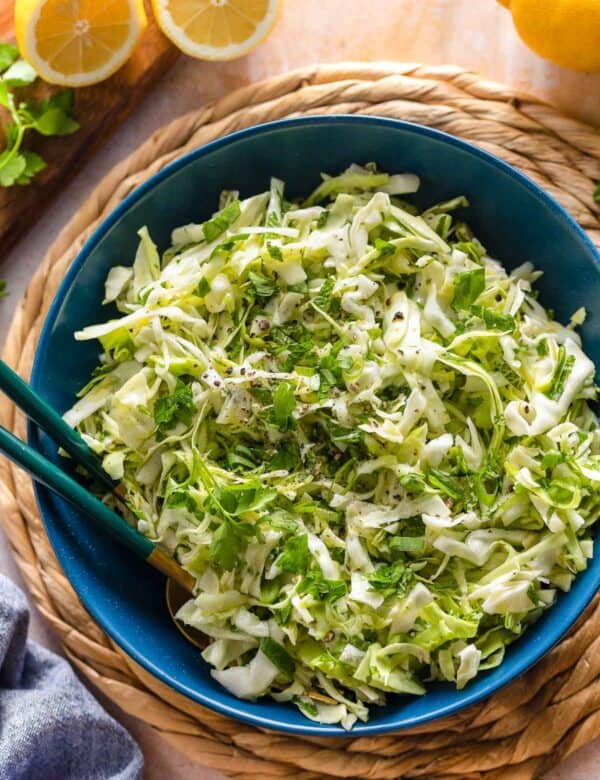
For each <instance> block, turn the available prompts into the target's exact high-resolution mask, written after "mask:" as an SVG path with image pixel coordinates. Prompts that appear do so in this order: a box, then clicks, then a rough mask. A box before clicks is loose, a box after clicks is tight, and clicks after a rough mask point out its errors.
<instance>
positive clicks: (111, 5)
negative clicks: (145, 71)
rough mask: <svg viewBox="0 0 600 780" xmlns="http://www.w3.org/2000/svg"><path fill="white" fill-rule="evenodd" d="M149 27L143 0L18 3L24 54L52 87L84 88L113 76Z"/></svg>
mask: <svg viewBox="0 0 600 780" xmlns="http://www.w3.org/2000/svg"><path fill="white" fill-rule="evenodd" d="M145 26H146V14H145V12H144V3H143V0H17V2H16V4H15V32H16V37H17V43H18V45H19V49H20V50H21V53H22V55H23V56H24V57H25V59H26V60H27V61H28V62H29V63H30V64H31V65H32V66H33V67H34V68H35V69H36V71H37V72H38V73H39V74H40V76H41V77H42V78H43V79H44V80H45V81H49V82H50V83H52V84H61V85H63V86H70V87H82V86H85V85H88V84H95V83H97V82H99V81H102V80H103V79H105V78H107V77H108V76H111V75H112V74H113V73H114V72H115V71H117V70H118V69H119V68H120V67H121V65H123V64H124V62H125V61H126V60H127V59H128V58H129V57H130V56H131V54H132V52H133V49H134V48H135V45H136V43H137V42H138V40H139V38H140V35H141V33H142V31H143V30H144V28H145Z"/></svg>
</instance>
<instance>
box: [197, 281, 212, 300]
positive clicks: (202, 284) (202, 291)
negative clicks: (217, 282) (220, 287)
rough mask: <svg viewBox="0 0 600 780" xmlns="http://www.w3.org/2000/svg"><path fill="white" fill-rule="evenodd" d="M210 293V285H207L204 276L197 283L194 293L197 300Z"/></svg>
mask: <svg viewBox="0 0 600 780" xmlns="http://www.w3.org/2000/svg"><path fill="white" fill-rule="evenodd" d="M209 292H210V284H209V283H208V279H207V278H206V276H203V277H202V279H200V281H199V282H198V285H197V287H196V290H195V293H196V295H197V296H198V297H199V298H204V296H205V295H206V294H207V293H209Z"/></svg>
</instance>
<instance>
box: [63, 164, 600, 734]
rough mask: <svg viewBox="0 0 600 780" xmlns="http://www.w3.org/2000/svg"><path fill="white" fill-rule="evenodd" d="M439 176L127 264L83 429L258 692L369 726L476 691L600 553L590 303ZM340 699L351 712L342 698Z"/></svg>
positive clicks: (274, 192) (355, 192)
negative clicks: (386, 713) (501, 237)
mask: <svg viewBox="0 0 600 780" xmlns="http://www.w3.org/2000/svg"><path fill="white" fill-rule="evenodd" d="M417 187H418V179H417V177H415V176H414V175H411V174H401V175H395V176H389V175H388V174H385V173H380V172H378V171H376V169H375V168H374V166H368V167H367V168H361V167H359V166H356V165H355V166H352V167H351V168H350V169H349V170H347V171H346V172H344V173H343V174H341V175H340V176H337V177H334V178H330V177H324V178H323V182H322V183H321V184H320V186H319V187H318V188H317V189H316V190H315V192H314V193H313V194H312V195H311V196H310V197H309V198H308V199H307V200H306V201H305V202H304V203H301V204H299V203H291V202H288V201H287V200H286V199H285V196H284V184H283V182H281V181H279V180H277V179H273V180H272V183H271V188H270V191H269V192H265V193H262V194H259V195H255V196H254V197H251V198H247V199H245V200H239V199H238V195H237V193H234V192H228V193H224V194H223V197H222V202H221V211H219V212H218V213H217V214H215V215H214V216H213V218H212V219H210V220H208V221H207V222H205V223H203V224H198V225H195V224H191V225H185V226H183V227H179V228H177V229H176V230H175V231H174V232H173V244H172V246H171V247H170V248H169V249H167V250H166V252H164V253H163V255H162V257H161V256H160V254H159V251H158V250H157V248H156V246H155V245H154V243H153V241H152V239H151V237H150V234H149V232H148V230H147V229H146V228H143V229H142V230H140V233H139V236H140V244H139V249H138V251H137V253H136V256H135V259H134V261H133V265H132V267H127V268H125V267H120V266H118V267H115V268H113V269H112V270H111V272H110V274H109V276H108V279H107V282H106V302H114V303H115V304H116V306H117V308H118V310H119V312H120V315H121V316H119V317H117V318H116V319H112V320H110V321H108V322H105V323H102V324H99V325H92V326H91V327H88V328H85V329H84V330H83V331H81V332H79V333H77V334H76V338H77V339H79V340H86V339H88V340H89V339H99V340H100V342H101V344H102V347H103V354H102V356H101V361H100V365H99V366H98V368H97V370H96V371H95V372H94V375H93V377H92V378H91V381H90V383H89V384H88V385H87V386H86V387H85V388H84V389H83V390H82V391H81V393H80V399H79V400H78V402H77V403H76V404H75V406H74V407H73V409H72V410H71V411H70V412H68V414H67V415H66V419H67V421H68V422H69V423H71V424H72V425H74V426H76V427H77V428H78V430H79V431H80V432H81V433H82V435H83V437H84V438H85V440H86V441H87V442H88V444H89V445H90V446H91V447H92V448H93V450H94V451H95V452H97V453H98V454H99V455H100V456H101V457H102V459H103V463H104V467H105V469H106V470H107V472H108V473H109V474H110V475H111V476H112V477H114V478H115V479H117V480H120V481H121V482H122V483H123V485H124V486H125V488H126V495H127V505H128V507H129V509H130V510H131V517H130V520H131V521H132V522H136V523H137V526H138V528H139V529H140V530H141V531H142V532H143V533H144V534H147V535H148V536H149V537H150V538H151V539H153V540H156V541H158V542H160V544H161V545H162V546H163V547H164V548H166V549H167V550H168V551H170V552H171V553H172V554H173V555H175V556H176V557H177V559H178V560H179V561H180V562H181V563H182V565H183V566H184V567H185V568H186V569H187V571H189V572H190V573H191V574H193V575H194V577H195V578H196V579H197V591H196V595H195V598H194V599H191V600H190V601H189V602H188V603H187V604H186V605H185V606H184V607H183V608H182V609H181V611H180V613H179V618H180V619H181V620H183V621H185V622H186V623H188V624H189V625H191V626H194V627H195V628H197V629H200V630H201V631H203V632H204V633H205V634H206V635H207V636H208V637H210V638H211V643H210V645H209V647H208V648H207V650H206V651H205V652H204V653H203V656H204V658H205V660H206V661H207V662H208V663H210V664H211V665H212V666H213V667H214V671H213V672H212V674H213V676H214V677H215V679H217V680H218V681H219V682H220V683H221V684H222V685H223V686H225V687H226V688H227V689H228V690H230V691H231V692H232V693H234V694H235V695H237V696H241V697H245V698H255V697H258V696H261V695H265V694H271V695H272V696H273V697H274V698H275V699H276V700H278V701H293V702H295V703H296V704H297V706H298V707H299V709H300V710H301V711H302V712H303V713H304V714H305V715H306V717H307V718H310V719H311V720H316V721H319V722H322V723H341V724H342V726H344V728H347V729H349V728H351V727H352V725H353V724H354V723H355V722H356V720H357V719H360V720H366V719H367V717H368V710H369V707H370V706H371V705H373V704H383V703H384V701H385V694H386V693H388V692H390V693H405V694H412V695H419V694H423V693H424V692H425V690H426V686H427V683H428V682H430V681H432V680H447V681H450V682H453V683H455V685H456V686H457V687H458V688H462V687H463V686H465V685H466V684H467V683H468V682H469V680H471V679H473V678H474V677H475V676H476V675H477V674H478V673H479V671H481V670H484V669H490V668H492V667H495V666H497V665H498V664H500V663H501V662H502V659H503V656H504V652H505V648H506V646H507V645H509V644H510V643H511V642H513V641H514V640H515V639H516V638H517V637H518V636H519V635H520V634H522V633H523V631H524V630H525V629H526V628H527V626H528V625H529V624H530V623H532V622H533V621H535V620H536V619H537V618H538V616H539V615H540V613H541V612H542V611H543V610H544V609H546V608H547V607H549V606H550V605H551V604H552V603H553V602H554V600H555V596H556V593H557V590H563V591H564V590H568V589H569V587H570V586H571V583H572V582H573V579H574V577H575V576H576V574H577V572H579V571H582V570H583V569H585V568H586V565H587V560H588V559H589V558H590V557H591V555H592V545H593V542H592V538H591V525H592V524H593V523H594V522H595V521H596V519H597V517H598V508H599V506H600V489H599V486H600V436H599V434H598V426H597V421H596V418H595V416H594V414H593V412H592V410H591V408H590V406H589V401H591V400H592V399H594V398H595V387H594V367H593V364H592V362H591V361H590V360H589V359H588V358H587V357H586V356H585V354H584V353H583V352H582V349H581V346H580V339H579V336H578V335H577V333H576V332H575V330H574V326H575V324H578V323H581V322H582V321H583V319H584V314H585V313H584V312H581V311H579V312H576V313H575V315H574V316H573V319H572V321H571V324H570V325H569V327H563V326H562V325H560V324H559V323H558V322H556V321H554V319H553V318H552V316H551V315H550V314H549V313H548V312H547V311H546V310H545V309H544V308H543V307H542V306H541V305H540V304H539V303H538V301H537V297H536V294H535V291H534V290H533V289H532V283H533V282H534V281H535V279H536V278H537V277H538V276H539V273H538V272H536V271H535V270H534V269H533V267H532V266H531V265H530V264H528V263H526V264H524V265H522V266H521V267H520V268H517V269H516V270H515V271H513V272H512V273H511V274H507V272H506V271H505V270H504V268H503V267H502V266H501V265H500V263H499V262H498V261H496V260H494V259H492V258H490V257H489V256H488V254H487V253H486V250H485V248H484V247H483V246H482V245H481V243H480V242H479V241H478V240H477V238H475V237H474V236H473V235H472V233H471V231H470V230H469V228H468V227H467V225H466V224H464V223H463V222H461V221H460V219H459V218H457V216H456V213H455V212H456V210H457V209H460V208H461V207H463V206H465V205H467V203H466V200H465V199H464V198H456V199H454V200H452V201H448V202H446V203H441V204H438V205H436V206H433V207H432V208H429V209H428V210H427V211H425V212H423V213H422V214H419V213H418V212H417V210H416V209H415V208H414V207H413V206H411V205H409V204H408V203H406V202H405V201H403V200H401V199H400V198H399V197H398V196H399V195H403V194H407V193H411V192H414V191H415V190H416V189H417ZM315 689H316V690H318V691H319V692H320V693H321V694H323V695H325V696H327V697H329V699H330V700H331V703H329V704H328V703H326V702H327V699H325V700H324V701H323V700H322V698H316V699H315V698H314V697H312V696H311V691H314V690H315Z"/></svg>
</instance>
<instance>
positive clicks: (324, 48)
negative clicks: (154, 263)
mask: <svg viewBox="0 0 600 780" xmlns="http://www.w3.org/2000/svg"><path fill="white" fill-rule="evenodd" d="M341 60H396V61H404V62H424V63H429V64H438V63H450V64H456V65H463V66H466V67H469V68H472V69H473V70H477V71H479V72H480V73H482V74H483V75H485V76H486V77H488V78H490V79H495V80H498V81H503V82H505V83H508V84H511V85H514V86H516V87H518V88H520V89H522V90H524V91H529V92H532V93H533V94H536V95H539V96H541V97H544V98H546V99H548V100H550V101H552V102H554V103H555V104H556V105H559V106H560V107H561V108H562V109H563V110H564V111H565V112H567V113H570V114H571V115H573V116H576V117H578V118H580V119H584V120H586V121H588V122H593V123H595V124H596V125H598V126H600V74H597V75H594V76H592V75H582V74H576V73H571V72H568V71H564V70H561V69H560V68H557V67H554V66H552V65H550V64H548V63H545V62H543V61H542V60H540V59H539V58H537V57H536V56H535V55H533V54H532V53H531V52H529V51H528V50H527V49H526V48H525V46H524V45H523V44H522V43H521V42H520V41H519V39H518V37H517V35H516V33H515V32H514V29H513V27H512V23H511V20H510V16H509V14H508V12H507V11H506V10H505V9H503V8H501V7H500V6H499V5H498V4H497V3H496V2H495V0H419V2H416V1H415V0H370V2H368V3H367V2H364V0H288V2H287V4H286V6H285V8H284V11H283V14H282V17H281V19H280V21H279V23H278V25H277V27H276V29H275V30H274V32H273V34H272V35H271V37H270V38H269V40H268V41H267V42H266V43H265V44H263V45H262V46H261V47H259V48H258V49H257V50H256V51H255V52H253V53H252V54H251V55H250V56H249V57H247V58H244V59H242V60H238V61H236V62H231V63H223V64H216V63H201V62H195V61H192V60H189V59H187V60H186V59H182V60H181V62H179V63H178V64H177V65H176V66H175V68H174V69H173V70H172V71H170V73H168V74H167V75H166V76H165V78H164V80H163V81H162V83H161V84H160V85H159V86H158V88H157V89H156V90H155V92H154V93H153V94H152V95H151V96H150V97H148V98H146V100H145V102H144V103H143V105H142V106H141V107H140V108H138V110H137V111H136V113H135V114H134V115H133V116H132V117H131V118H130V119H129V121H128V122H127V123H126V124H125V126H124V127H122V128H121V129H120V130H119V131H118V132H117V133H116V134H115V136H114V137H113V138H112V140H111V142H110V144H108V145H107V146H106V147H105V148H104V149H102V150H101V151H100V152H99V153H98V155H97V156H96V157H95V158H94V159H93V160H92V161H91V162H90V163H88V164H87V165H86V167H85V168H84V170H83V171H82V172H81V173H80V174H79V175H78V176H77V177H76V178H75V180H74V181H73V182H72V183H71V184H70V186H69V187H68V189H67V190H66V191H65V192H64V193H63V195H62V196H61V197H60V198H59V199H58V200H57V202H56V203H55V204H54V205H53V206H52V208H51V209H50V210H49V211H48V212H47V213H46V214H45V216H44V217H43V218H42V219H41V221H40V222H38V223H37V224H36V226H35V228H34V229H33V230H32V231H31V233H30V235H28V236H27V237H26V238H25V239H24V240H22V241H21V243H20V245H19V246H18V247H17V248H16V249H15V250H14V251H13V252H12V253H11V255H10V257H9V258H8V261H7V263H6V265H5V266H4V267H3V268H2V269H1V270H0V276H1V277H3V278H5V279H6V280H7V282H8V288H9V291H10V297H8V298H6V299H4V300H2V301H1V302H0V345H1V343H2V342H3V339H4V334H5V333H6V330H7V328H8V324H9V323H10V320H11V316H12V312H13V309H14V306H15V305H16V303H17V301H18V299H19V296H20V295H21V293H22V292H23V291H24V289H25V287H26V285H27V282H28V280H29V279H30V277H31V275H32V273H33V271H34V269H35V268H36V267H37V265H38V264H39V263H40V261H41V259H42V257H43V255H44V253H45V251H46V249H47V248H48V247H49V245H50V244H51V242H52V240H53V239H54V237H55V236H56V234H57V233H58V231H59V230H60V229H61V227H62V226H63V225H64V224H65V222H66V221H67V220H68V219H69V217H70V215H71V214H72V213H73V212H74V211H75V210H76V209H77V208H78V207H79V206H80V204H81V203H82V201H83V200H84V199H85V198H86V197H87V195H88V194H89V193H90V192H91V190H92V189H93V188H94V187H95V186H96V184H97V183H98V182H99V181H100V179H101V178H102V177H103V176H104V174H105V173H107V172H108V171H109V170H110V168H112V166H113V165H115V164H116V163H117V162H118V161H119V160H121V159H122V158H123V157H125V156H126V155H127V154H129V153H130V152H132V151H133V150H134V149H136V148H137V147H138V146H139V145H140V143H141V142H143V141H144V140H145V139H146V138H147V137H148V136H149V135H150V133H151V132H152V131H153V130H155V129H157V128H158V127H160V126H161V125H163V124H165V123H166V122H168V121H169V120H170V119H173V118H174V117H176V116H179V115H180V114H182V113H184V112H186V111H189V110H191V109H193V108H197V107H198V106H200V105H202V104H203V103H204V102H206V101H207V100H211V99H213V98H215V97H218V96H220V95H223V94H224V93H226V92H228V91H230V90H232V89H235V88H236V87H239V86H242V85H244V84H247V83H250V82H251V81H256V80H258V79H261V78H264V77H266V76H269V75H272V74H275V73H279V72H283V71H286V70H289V69H291V68H295V67H298V66H301V65H308V64H311V63H314V62H336V61H341ZM0 572H3V573H5V574H7V575H8V576H10V577H12V578H13V579H14V580H15V581H17V582H20V577H19V574H18V572H17V570H16V567H15V565H14V563H13V561H12V558H11V556H10V552H9V550H8V546H7V543H6V540H5V538H4V536H3V535H2V534H1V532H0ZM31 636H32V637H33V638H34V639H37V640H38V641H40V642H42V643H43V644H45V645H46V646H48V647H52V648H53V649H56V650H58V647H57V645H56V643H55V642H54V641H53V637H52V636H51V634H50V633H49V632H48V631H47V630H46V628H45V626H44V624H43V622H42V620H41V618H40V616H39V614H38V613H37V612H36V611H35V609H33V615H32V621H31ZM109 708H110V709H111V711H112V712H113V714H115V715H116V717H118V718H119V719H120V720H121V721H122V722H124V723H125V724H126V725H127V727H128V728H129V729H130V730H131V731H132V733H133V734H134V735H135V737H136V738H137V739H138V741H139V742H140V745H141V746H142V749H143V751H144V754H145V758H146V766H147V771H146V777H147V778H150V779H151V780H163V778H165V777H168V778H169V780H217V779H218V778H220V777H222V776H221V775H220V774H219V773H216V772H213V771H212V770H208V769H206V768H203V767H201V766H199V765H197V764H193V763H191V762H190V761H188V760H187V759H186V758H185V757H184V756H182V755H181V754H179V753H176V752H175V751H174V750H173V748H171V747H170V746H168V745H167V744H166V743H164V742H163V741H162V740H161V738H160V737H158V736H157V735H156V734H155V733H154V732H153V731H152V729H150V728H149V727H148V726H146V725H144V724H143V723H141V722H140V721H137V720H135V719H133V718H130V717H127V716H124V715H123V714H122V713H120V712H117V711H116V708H115V707H114V706H112V705H109ZM290 778H292V776H291V775H290ZM595 778H600V740H596V742H594V743H592V744H590V745H588V746H587V747H586V748H584V749H582V750H580V751H579V752H578V753H577V754H575V755H574V756H572V757H571V758H570V759H569V760H568V761H566V762H565V763H563V764H562V765H561V767H560V768H558V769H556V770H554V771H553V772H551V773H550V774H549V775H548V776H547V778H546V780H595Z"/></svg>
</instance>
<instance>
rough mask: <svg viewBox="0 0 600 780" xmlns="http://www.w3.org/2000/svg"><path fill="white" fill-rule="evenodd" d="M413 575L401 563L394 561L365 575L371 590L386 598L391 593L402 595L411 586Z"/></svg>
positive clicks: (410, 570)
mask: <svg viewBox="0 0 600 780" xmlns="http://www.w3.org/2000/svg"><path fill="white" fill-rule="evenodd" d="M414 579H415V575H414V572H413V570H412V569H410V568H408V566H406V565H405V564H404V562H403V561H396V562H395V563H390V564H387V565H383V566H379V567H378V568H377V569H375V571H372V572H371V573H370V574H367V580H368V581H369V585H370V586H371V589H372V590H377V591H380V592H381V593H383V594H384V595H386V596H391V595H392V594H393V593H398V594H400V595H404V594H405V593H407V592H408V590H409V589H410V587H411V585H412V584H413V582H414Z"/></svg>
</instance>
